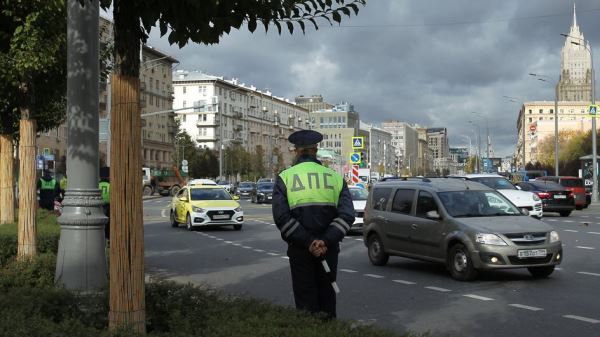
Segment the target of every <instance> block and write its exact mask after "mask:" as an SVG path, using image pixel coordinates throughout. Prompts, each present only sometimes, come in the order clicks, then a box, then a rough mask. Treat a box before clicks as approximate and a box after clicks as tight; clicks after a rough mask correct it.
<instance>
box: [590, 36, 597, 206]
mask: <svg viewBox="0 0 600 337" xmlns="http://www.w3.org/2000/svg"><path fill="white" fill-rule="evenodd" d="M588 44H589V46H590V49H589V52H590V59H591V62H592V105H594V104H596V71H595V70H594V53H592V44H591V43H589V41H588ZM596 113H597V112H596ZM596 133H597V130H596V116H592V169H593V171H594V172H593V174H592V177H593V184H594V185H593V186H592V201H593V202H594V203H596V202H598V154H597V149H596V136H597V135H596Z"/></svg>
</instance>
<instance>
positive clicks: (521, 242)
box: [504, 232, 546, 246]
mask: <svg viewBox="0 0 600 337" xmlns="http://www.w3.org/2000/svg"><path fill="white" fill-rule="evenodd" d="M504 236H506V237H507V238H508V239H510V241H512V242H513V243H514V244H515V245H518V246H533V245H539V244H542V243H545V242H546V233H544V232H539V233H516V234H513V233H511V234H504Z"/></svg>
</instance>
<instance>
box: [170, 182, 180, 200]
mask: <svg viewBox="0 0 600 337" xmlns="http://www.w3.org/2000/svg"><path fill="white" fill-rule="evenodd" d="M180 189H181V187H179V186H178V185H175V186H173V187H171V189H170V190H169V194H170V195H171V196H172V197H174V196H175V195H177V192H179V190H180Z"/></svg>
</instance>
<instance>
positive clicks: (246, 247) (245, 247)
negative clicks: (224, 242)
mask: <svg viewBox="0 0 600 337" xmlns="http://www.w3.org/2000/svg"><path fill="white" fill-rule="evenodd" d="M242 248H244V249H252V247H248V246H242Z"/></svg>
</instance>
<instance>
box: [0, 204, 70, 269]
mask: <svg viewBox="0 0 600 337" xmlns="http://www.w3.org/2000/svg"><path fill="white" fill-rule="evenodd" d="M36 226H37V228H36V229H37V237H36V239H37V241H36V246H37V251H38V253H39V254H45V253H51V254H56V253H57V252H58V241H59V239H60V226H59V224H58V222H57V221H56V215H54V213H53V212H50V211H47V210H45V209H38V212H37V220H36ZM17 235H18V234H17V224H16V223H13V224H8V225H1V226H0V266H3V265H5V264H6V263H8V262H9V261H10V260H13V259H14V258H15V256H17V245H18V237H17Z"/></svg>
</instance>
